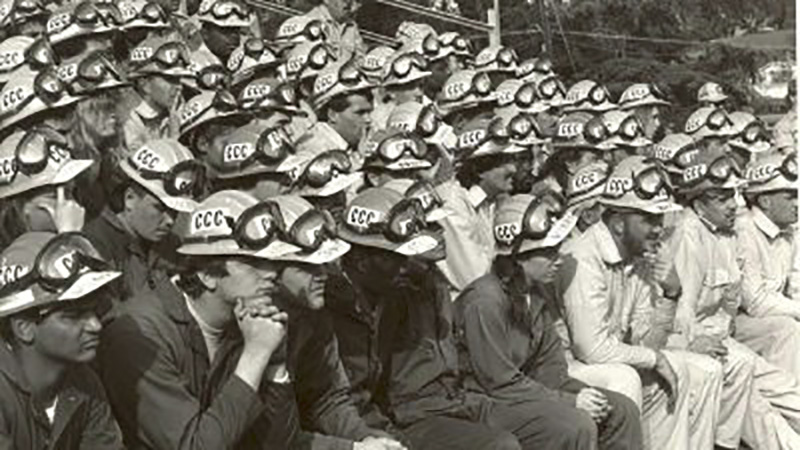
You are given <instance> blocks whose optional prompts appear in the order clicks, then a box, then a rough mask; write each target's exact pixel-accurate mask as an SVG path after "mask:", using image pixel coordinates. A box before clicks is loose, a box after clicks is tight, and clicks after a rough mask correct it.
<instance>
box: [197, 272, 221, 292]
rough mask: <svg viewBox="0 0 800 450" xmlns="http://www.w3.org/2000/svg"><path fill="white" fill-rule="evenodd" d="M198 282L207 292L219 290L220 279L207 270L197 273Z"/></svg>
mask: <svg viewBox="0 0 800 450" xmlns="http://www.w3.org/2000/svg"><path fill="white" fill-rule="evenodd" d="M197 280H198V281H199V282H200V284H202V285H203V287H204V288H205V290H207V291H210V292H213V291H215V290H216V289H217V284H218V283H219V278H217V277H216V276H214V275H211V274H210V273H208V272H206V271H205V270H200V271H198V272H197Z"/></svg>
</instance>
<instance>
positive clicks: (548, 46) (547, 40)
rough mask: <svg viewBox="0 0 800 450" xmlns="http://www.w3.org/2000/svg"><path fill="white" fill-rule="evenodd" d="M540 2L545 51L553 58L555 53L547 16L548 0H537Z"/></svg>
mask: <svg viewBox="0 0 800 450" xmlns="http://www.w3.org/2000/svg"><path fill="white" fill-rule="evenodd" d="M536 1H537V3H538V4H539V14H540V15H541V17H540V18H539V20H541V24H542V32H543V33H544V52H545V54H547V55H550V57H551V58H552V55H553V33H552V31H551V30H550V20H548V17H547V1H548V0H536Z"/></svg>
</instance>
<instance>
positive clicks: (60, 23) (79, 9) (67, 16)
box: [46, 1, 124, 34]
mask: <svg viewBox="0 0 800 450" xmlns="http://www.w3.org/2000/svg"><path fill="white" fill-rule="evenodd" d="M123 21H124V19H123V17H122V12H120V10H119V8H117V6H116V5H115V4H113V3H96V2H91V1H85V2H81V3H79V4H78V5H77V6H76V7H75V9H74V10H73V11H72V13H69V12H65V13H61V14H55V15H53V16H51V17H50V19H49V20H48V21H47V25H46V30H47V34H54V33H58V32H60V31H62V30H64V29H65V28H67V27H68V26H70V25H72V24H76V25H78V26H80V27H81V28H86V29H93V28H100V27H115V26H119V25H122V24H123Z"/></svg>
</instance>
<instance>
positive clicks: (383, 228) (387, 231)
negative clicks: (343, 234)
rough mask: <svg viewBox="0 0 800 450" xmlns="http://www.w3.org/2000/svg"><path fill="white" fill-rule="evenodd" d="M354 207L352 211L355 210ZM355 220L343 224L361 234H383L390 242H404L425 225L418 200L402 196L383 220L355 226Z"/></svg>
mask: <svg viewBox="0 0 800 450" xmlns="http://www.w3.org/2000/svg"><path fill="white" fill-rule="evenodd" d="M355 210H356V209H355V208H354V210H353V212H355ZM355 223H357V222H356V221H351V220H349V218H348V220H345V226H347V227H348V228H349V229H351V230H352V231H353V232H355V233H358V234H361V235H375V234H380V235H383V236H384V237H385V238H386V239H388V240H389V241H391V242H405V241H407V240H409V239H410V238H411V237H412V236H413V235H414V234H416V233H418V232H420V231H422V230H424V229H425V227H426V226H427V222H426V221H425V210H424V208H423V207H422V203H421V202H420V200H418V199H416V198H404V199H403V200H401V201H400V202H398V203H397V204H396V205H394V206H393V207H392V209H390V210H389V213H388V214H387V215H386V218H385V220H382V221H379V222H370V223H369V224H367V225H366V226H356V225H355Z"/></svg>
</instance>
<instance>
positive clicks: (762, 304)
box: [734, 153, 800, 377]
mask: <svg viewBox="0 0 800 450" xmlns="http://www.w3.org/2000/svg"><path fill="white" fill-rule="evenodd" d="M793 167H794V169H792V168H793ZM796 167H797V156H791V157H785V156H784V155H781V154H778V153H775V154H771V155H769V156H766V157H764V158H759V159H758V160H757V161H754V162H753V163H751V164H750V166H749V167H748V169H747V172H746V173H747V176H748V181H749V184H748V186H747V187H746V188H745V189H744V196H745V200H746V201H747V203H748V205H749V208H748V209H747V211H746V212H745V213H743V214H741V215H738V216H737V218H736V225H735V229H736V241H737V244H738V245H739V253H740V254H741V255H743V257H744V267H743V268H742V296H743V298H742V307H743V309H744V311H745V312H746V313H747V314H739V315H737V316H736V331H735V332H734V337H735V338H736V339H737V340H738V341H740V342H741V343H743V344H745V345H747V346H748V347H750V348H752V349H753V350H755V351H756V353H758V354H760V355H762V356H763V357H764V358H765V359H766V360H767V361H769V362H771V363H773V364H775V365H777V366H779V367H781V368H783V369H785V370H788V371H789V372H792V373H793V374H794V375H795V377H798V376H800V342H798V337H800V334H798V331H797V330H798V329H800V328H798V326H797V321H800V303H798V300H800V295H798V291H797V290H798V289H800V286H798V284H800V279H798V275H800V274H798V273H797V271H796V270H793V267H792V264H793V261H794V259H795V257H796V256H795V255H797V253H798V251H797V242H796V240H795V239H796V238H795V236H794V226H793V225H794V224H795V223H797V184H796V181H797V173H796ZM792 170H795V172H792ZM776 332H777V333H779V335H778V336H776V335H775V334H776Z"/></svg>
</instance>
